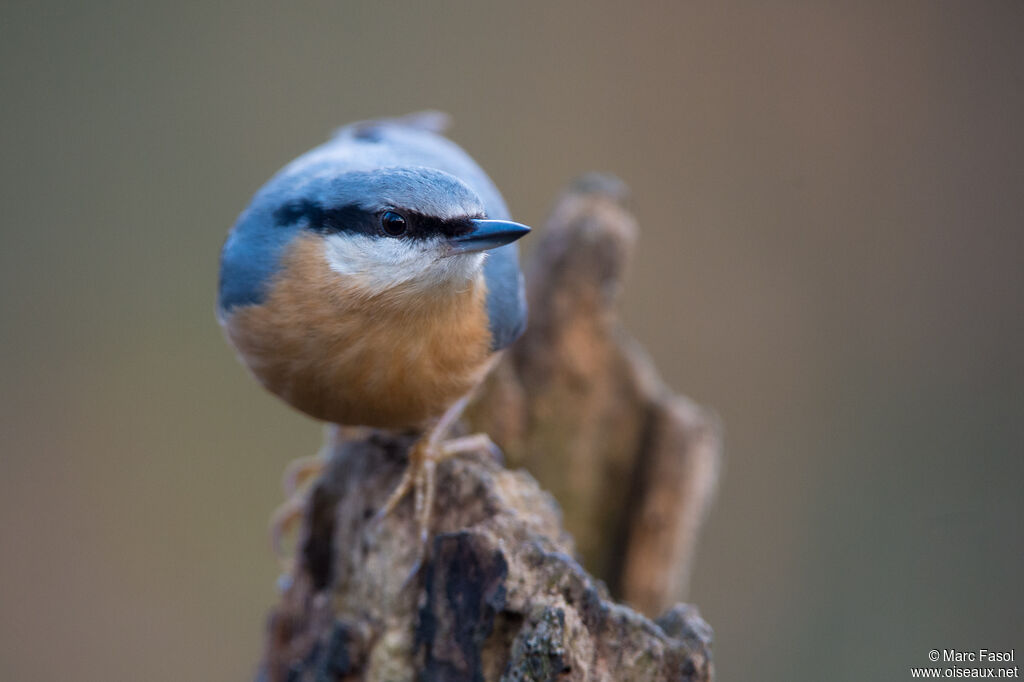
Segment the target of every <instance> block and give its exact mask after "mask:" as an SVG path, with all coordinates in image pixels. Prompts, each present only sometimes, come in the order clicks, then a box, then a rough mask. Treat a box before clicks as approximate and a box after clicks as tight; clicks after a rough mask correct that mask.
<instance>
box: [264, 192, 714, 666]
mask: <svg viewBox="0 0 1024 682" xmlns="http://www.w3.org/2000/svg"><path fill="white" fill-rule="evenodd" d="M621 199H622V190H621V185H619V184H618V183H617V181H614V180H611V179H608V178H603V177H597V176H592V177H589V178H586V179H584V180H583V181H581V182H579V183H577V184H576V185H574V186H573V187H572V188H571V189H570V190H569V191H568V192H567V193H566V194H565V195H564V196H563V197H562V198H561V200H560V201H559V202H558V205H557V207H556V209H555V211H554V213H553V215H552V218H551V220H550V222H549V224H548V226H547V229H546V231H545V232H544V233H543V234H542V235H541V238H540V239H539V240H538V242H539V243H538V244H537V245H536V247H535V249H534V251H533V256H532V258H530V259H529V261H528V262H527V263H526V270H527V281H528V288H529V297H530V303H531V317H530V326H529V328H528V331H527V333H526V334H525V336H524V337H523V338H522V339H521V340H520V341H519V342H518V343H517V344H516V345H515V346H514V347H513V348H512V349H511V350H510V351H509V352H508V353H507V354H506V356H505V358H504V359H503V360H502V362H501V363H500V364H499V366H498V367H497V368H496V370H495V372H494V373H493V374H492V377H491V378H490V379H489V380H488V381H487V382H486V384H485V386H484V387H483V388H482V390H481V393H480V395H479V397H478V400H477V401H475V403H474V404H473V406H472V408H471V410H470V411H469V413H468V414H467V419H466V420H465V421H466V423H467V425H468V427H470V428H472V429H473V430H479V431H483V432H486V433H489V434H490V435H491V436H492V438H493V439H494V441H495V442H496V443H498V444H499V445H500V446H501V447H502V449H503V450H504V452H505V457H506V458H507V461H508V463H509V464H511V465H514V466H517V467H521V466H522V467H525V468H526V469H527V470H529V472H530V473H527V471H526V470H522V469H519V470H510V469H508V468H506V467H505V466H504V463H503V462H499V461H498V458H496V457H495V456H494V454H493V453H492V454H487V453H482V454H480V455H479V456H466V457H459V458H453V459H451V460H448V461H445V462H443V463H442V464H441V465H440V466H439V467H438V471H437V481H438V488H437V498H436V502H435V507H434V518H433V524H432V531H433V534H432V537H431V540H430V542H429V543H428V547H427V550H428V551H427V554H426V557H425V560H424V561H423V562H422V564H418V556H419V554H420V552H419V551H418V547H419V539H418V529H417V525H416V523H415V521H414V519H413V510H412V503H411V500H410V499H407V500H405V501H403V503H402V504H400V505H399V506H398V508H397V509H396V510H395V511H394V512H393V513H392V514H390V515H389V516H387V517H385V518H383V519H376V518H375V517H374V514H375V512H376V511H377V510H378V509H380V508H381V506H382V505H383V504H384V501H385V500H386V499H387V497H388V494H389V493H390V492H391V490H393V489H394V487H395V486H396V485H397V483H398V481H399V479H400V477H401V475H402V472H403V470H404V467H405V465H406V461H407V452H408V449H409V446H410V445H411V443H412V442H414V440H415V437H416V436H415V435H414V434H407V435H396V434H389V433H384V432H379V431H372V430H365V429H358V430H345V431H341V430H339V431H338V436H337V438H335V440H334V442H333V443H332V444H331V445H330V447H329V457H328V466H327V468H326V470H325V471H324V473H323V474H322V475H321V476H320V477H319V478H318V479H317V480H316V481H315V482H314V484H313V485H312V487H311V489H310V492H309V502H308V504H307V505H306V513H305V516H304V519H303V523H302V530H301V539H300V542H299V545H298V550H297V556H296V561H295V566H294V569H293V570H292V572H291V576H290V579H289V581H288V584H287V585H286V586H285V588H284V589H283V590H282V595H281V599H280V603H279V604H278V605H277V606H276V607H275V609H274V611H273V613H272V615H271V617H270V621H269V624H268V635H267V641H266V647H265V654H264V660H263V664H262V666H261V670H260V679H261V680H268V681H275V682H276V681H281V680H288V681H295V682H301V681H307V680H308V681H317V682H319V681H321V680H324V681H326V680H384V681H389V682H390V681H399V680H428V681H434V680H509V681H512V680H552V681H553V680H609V681H612V680H614V681H616V682H623V681H629V680H692V681H697V680H709V679H711V678H712V664H711V631H710V628H709V627H708V626H707V625H706V624H705V623H704V621H703V620H701V618H700V616H699V614H698V613H697V610H696V609H695V608H694V607H692V606H687V605H683V604H676V605H675V606H672V603H673V602H674V601H676V600H677V599H678V598H679V597H680V596H681V595H682V594H683V592H684V590H685V583H686V578H687V575H688V567H689V565H690V562H691V560H692V554H693V548H694V543H695V540H696V535H697V531H698V529H699V527H700V525H701V523H702V521H703V518H704V515H705V513H706V511H707V507H708V504H709V501H710V499H711V495H712V491H713V488H714V481H715V476H716V472H717V463H718V452H719V447H718V443H719V439H718V429H717V426H716V422H715V421H714V419H712V418H711V417H709V416H708V414H707V413H706V412H704V411H703V410H701V409H700V408H698V407H697V406H696V405H694V404H693V403H692V402H690V401H688V400H686V399H685V398H682V397H680V396H677V395H675V394H673V393H672V392H671V391H669V390H668V389H667V388H665V387H664V385H663V384H662V383H661V381H660V380H659V379H658V378H657V375H656V373H655V371H654V370H653V367H652V365H651V363H650V361H649V360H648V359H647V358H646V357H645V356H644V354H643V353H642V351H641V350H640V349H639V347H638V346H637V345H636V344H635V342H633V341H632V340H630V339H629V337H628V336H627V335H626V334H625V333H624V332H623V331H622V330H621V328H620V327H619V325H618V323H617V322H616V318H615V314H614V303H615V299H616V293H617V291H618V289H619V287H620V286H621V278H622V274H623V271H624V268H625V265H626V262H627V261H628V259H629V256H630V253H631V248H632V243H633V241H634V239H635V236H636V226H635V224H634V222H633V220H632V218H631V217H630V216H629V214H628V213H627V212H626V211H625V209H624V208H623V207H622V203H621ZM531 474H533V475H535V476H537V478H538V479H540V481H541V482H542V483H543V484H544V486H545V487H546V488H547V489H548V490H550V491H551V492H545V491H544V490H542V489H541V487H540V486H539V485H538V484H537V482H536V481H535V480H534V478H533V477H532V476H531ZM552 493H554V494H553V495H552ZM556 499H557V502H556ZM559 504H561V507H560V506H559ZM563 518H564V521H565V525H564V526H563ZM566 528H568V531H567V530H566ZM569 531H571V533H570V532H569ZM573 535H575V536H576V541H574V539H573ZM580 558H581V559H582V562H583V564H582V565H581V563H580V561H579V559H580ZM583 566H587V567H588V568H591V569H592V570H594V571H595V572H596V573H597V574H598V575H599V576H601V577H603V578H604V579H605V581H607V584H608V585H610V586H611V587H612V592H610V591H609V589H608V587H606V583H605V582H604V581H602V580H599V579H595V578H593V577H591V576H590V575H589V574H588V573H587V572H586V571H585V570H584V568H583ZM613 593H615V594H616V595H621V596H622V597H624V598H625V599H626V600H627V601H628V602H629V603H631V604H633V605H634V606H636V607H637V608H639V609H641V610H643V611H644V612H646V613H648V614H650V615H654V614H655V613H661V614H662V615H661V616H660V617H659V618H658V619H657V620H650V619H648V618H647V617H646V616H644V615H641V613H639V612H637V611H634V610H633V609H632V608H630V607H628V606H625V605H622V604H618V603H616V602H615V601H614V600H613V597H612V594H613Z"/></svg>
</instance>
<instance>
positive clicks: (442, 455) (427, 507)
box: [374, 433, 501, 581]
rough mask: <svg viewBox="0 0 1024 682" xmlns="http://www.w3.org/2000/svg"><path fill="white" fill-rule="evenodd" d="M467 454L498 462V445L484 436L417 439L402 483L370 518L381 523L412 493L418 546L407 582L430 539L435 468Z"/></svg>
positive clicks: (422, 556)
mask: <svg viewBox="0 0 1024 682" xmlns="http://www.w3.org/2000/svg"><path fill="white" fill-rule="evenodd" d="M470 453H474V454H476V453H486V454H488V455H490V456H492V457H496V458H497V459H499V460H500V459H501V451H500V450H499V449H498V446H496V445H495V444H494V442H493V441H492V440H491V439H490V437H489V436H487V434H484V433H477V434H474V435H472V436H463V437H461V438H454V439H452V440H448V441H443V442H435V441H434V440H433V439H432V438H430V437H429V436H427V437H424V438H421V439H420V440H419V441H417V442H416V443H415V444H414V445H413V446H412V449H410V451H409V465H408V466H407V467H406V469H405V473H404V474H403V475H402V480H401V481H399V483H398V486H397V487H396V488H395V489H394V491H393V492H392V493H391V495H390V496H389V497H388V500H387V502H385V503H384V506H383V507H381V508H380V510H379V511H378V512H377V514H376V515H375V516H374V522H375V523H379V522H381V521H382V520H383V519H384V518H385V517H387V516H388V515H389V514H390V513H391V512H393V511H394V510H395V508H396V507H397V506H398V505H399V503H400V502H401V501H402V500H403V499H405V496H406V495H408V494H409V493H410V492H412V493H413V519H414V520H415V522H416V524H417V527H418V529H419V545H418V550H417V555H416V560H415V561H414V562H413V568H412V570H411V571H410V574H409V578H407V581H408V580H409V579H411V578H412V577H413V576H415V575H416V573H417V572H418V571H419V569H420V566H422V563H423V559H424V556H425V553H426V549H427V541H428V540H429V539H430V521H431V516H432V513H433V508H434V495H435V491H436V488H437V479H436V477H437V466H438V465H439V464H440V463H441V462H443V461H445V460H446V459H449V458H451V457H457V456H459V455H464V454H470Z"/></svg>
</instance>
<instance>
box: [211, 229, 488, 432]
mask: <svg viewBox="0 0 1024 682" xmlns="http://www.w3.org/2000/svg"><path fill="white" fill-rule="evenodd" d="M486 294H487V291H486V285H485V284H484V281H483V276H482V274H481V275H480V276H479V277H478V278H477V280H476V281H474V282H473V283H472V284H471V286H468V287H464V288H462V289H458V288H455V287H452V288H451V289H450V290H448V291H438V292H436V294H426V295H424V294H421V293H417V294H412V293H410V292H408V291H401V290H391V291H388V292H387V293H385V294H379V295H375V296H373V297H366V296H365V295H360V294H357V293H356V291H355V289H354V288H352V287H350V286H348V285H346V281H345V279H344V277H343V276H341V275H339V274H338V273H336V272H334V271H332V270H331V269H330V267H329V266H328V264H327V261H326V259H325V258H324V255H323V250H322V244H321V242H320V240H319V238H318V237H316V236H314V235H307V236H302V237H299V238H298V239H297V240H296V242H295V244H294V245H293V247H292V248H291V250H290V251H289V253H288V255H287V256H286V259H285V263H284V267H283V268H282V270H281V273H280V275H279V276H278V277H277V279H276V280H275V283H274V285H273V287H272V288H271V291H270V293H269V296H268V297H267V299H266V300H265V301H264V303H262V304H260V305H253V306H245V307H239V308H236V309H235V310H234V311H233V312H232V313H230V314H229V316H228V318H227V319H226V320H225V322H224V325H225V329H226V330H227V334H228V337H229V338H230V340H231V342H232V343H233V344H234V346H235V347H236V348H237V349H238V351H239V354H240V355H241V357H242V359H243V360H244V361H245V363H246V364H247V365H248V366H249V368H250V369H251V370H252V372H253V374H255V375H256V377H257V378H258V379H259V380H260V382H261V383H262V384H263V385H264V386H266V387H267V388H268V389H269V390H270V391H272V392H273V393H275V394H276V395H278V396H280V397H281V398H283V399H284V400H286V401H287V402H288V403H290V404H291V405H292V406H293V407H296V408H297V409H299V410H301V411H303V412H305V413H306V414H308V415H310V416H312V417H315V418H317V419H322V420H325V421H329V422H334V423H337V424H345V425H361V426H376V427H384V428H403V427H410V426H418V425H420V424H422V423H423V422H425V421H427V420H429V419H431V418H433V417H437V416H439V415H441V414H442V413H443V412H444V411H445V409H447V408H448V407H449V406H450V405H451V404H452V403H454V402H455V401H456V400H458V399H459V398H461V397H462V396H463V395H465V394H466V393H468V392H469V391H470V390H472V389H473V387H474V386H476V384H477V383H479V382H480V381H481V380H482V379H483V376H484V374H485V373H486V372H487V369H488V368H489V365H490V359H491V356H492V353H491V351H490V346H491V335H490V331H489V329H488V324H487V312H486V305H485V303H486Z"/></svg>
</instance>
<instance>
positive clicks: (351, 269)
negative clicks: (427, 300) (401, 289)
mask: <svg viewBox="0 0 1024 682" xmlns="http://www.w3.org/2000/svg"><path fill="white" fill-rule="evenodd" d="M324 256H325V258H326V259H327V264H328V265H329V266H330V268H331V270H333V271H334V272H336V273H338V274H339V275H343V276H344V277H345V283H346V284H347V285H349V286H352V285H354V286H355V287H357V288H359V289H361V290H363V291H365V292H366V293H367V294H369V295H373V294H380V293H383V292H385V291H388V290H389V289H392V288H394V287H396V286H400V285H405V286H407V287H410V288H411V290H413V291H418V292H426V291H430V290H434V289H436V288H437V287H445V286H454V287H458V288H461V287H463V286H465V285H466V284H467V283H468V282H469V281H470V280H472V279H473V277H475V276H476V274H477V273H478V272H480V268H481V267H483V263H484V259H485V258H486V255H485V254H483V253H466V254H456V255H452V256H448V255H446V247H445V245H444V243H443V242H442V241H441V240H439V239H428V240H411V239H389V238H386V237H369V236H367V235H360V234H356V235H352V234H332V235H328V236H327V237H324Z"/></svg>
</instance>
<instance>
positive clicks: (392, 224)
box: [380, 211, 406, 237]
mask: <svg viewBox="0 0 1024 682" xmlns="http://www.w3.org/2000/svg"><path fill="white" fill-rule="evenodd" d="M380 229H382V230H384V234H386V235H388V236H389V237H401V236H402V235H403V234H405V230H406V224H405V218H403V217H402V216H400V215H398V214H397V213H395V212H394V211H385V212H384V214H383V215H381V217H380Z"/></svg>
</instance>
